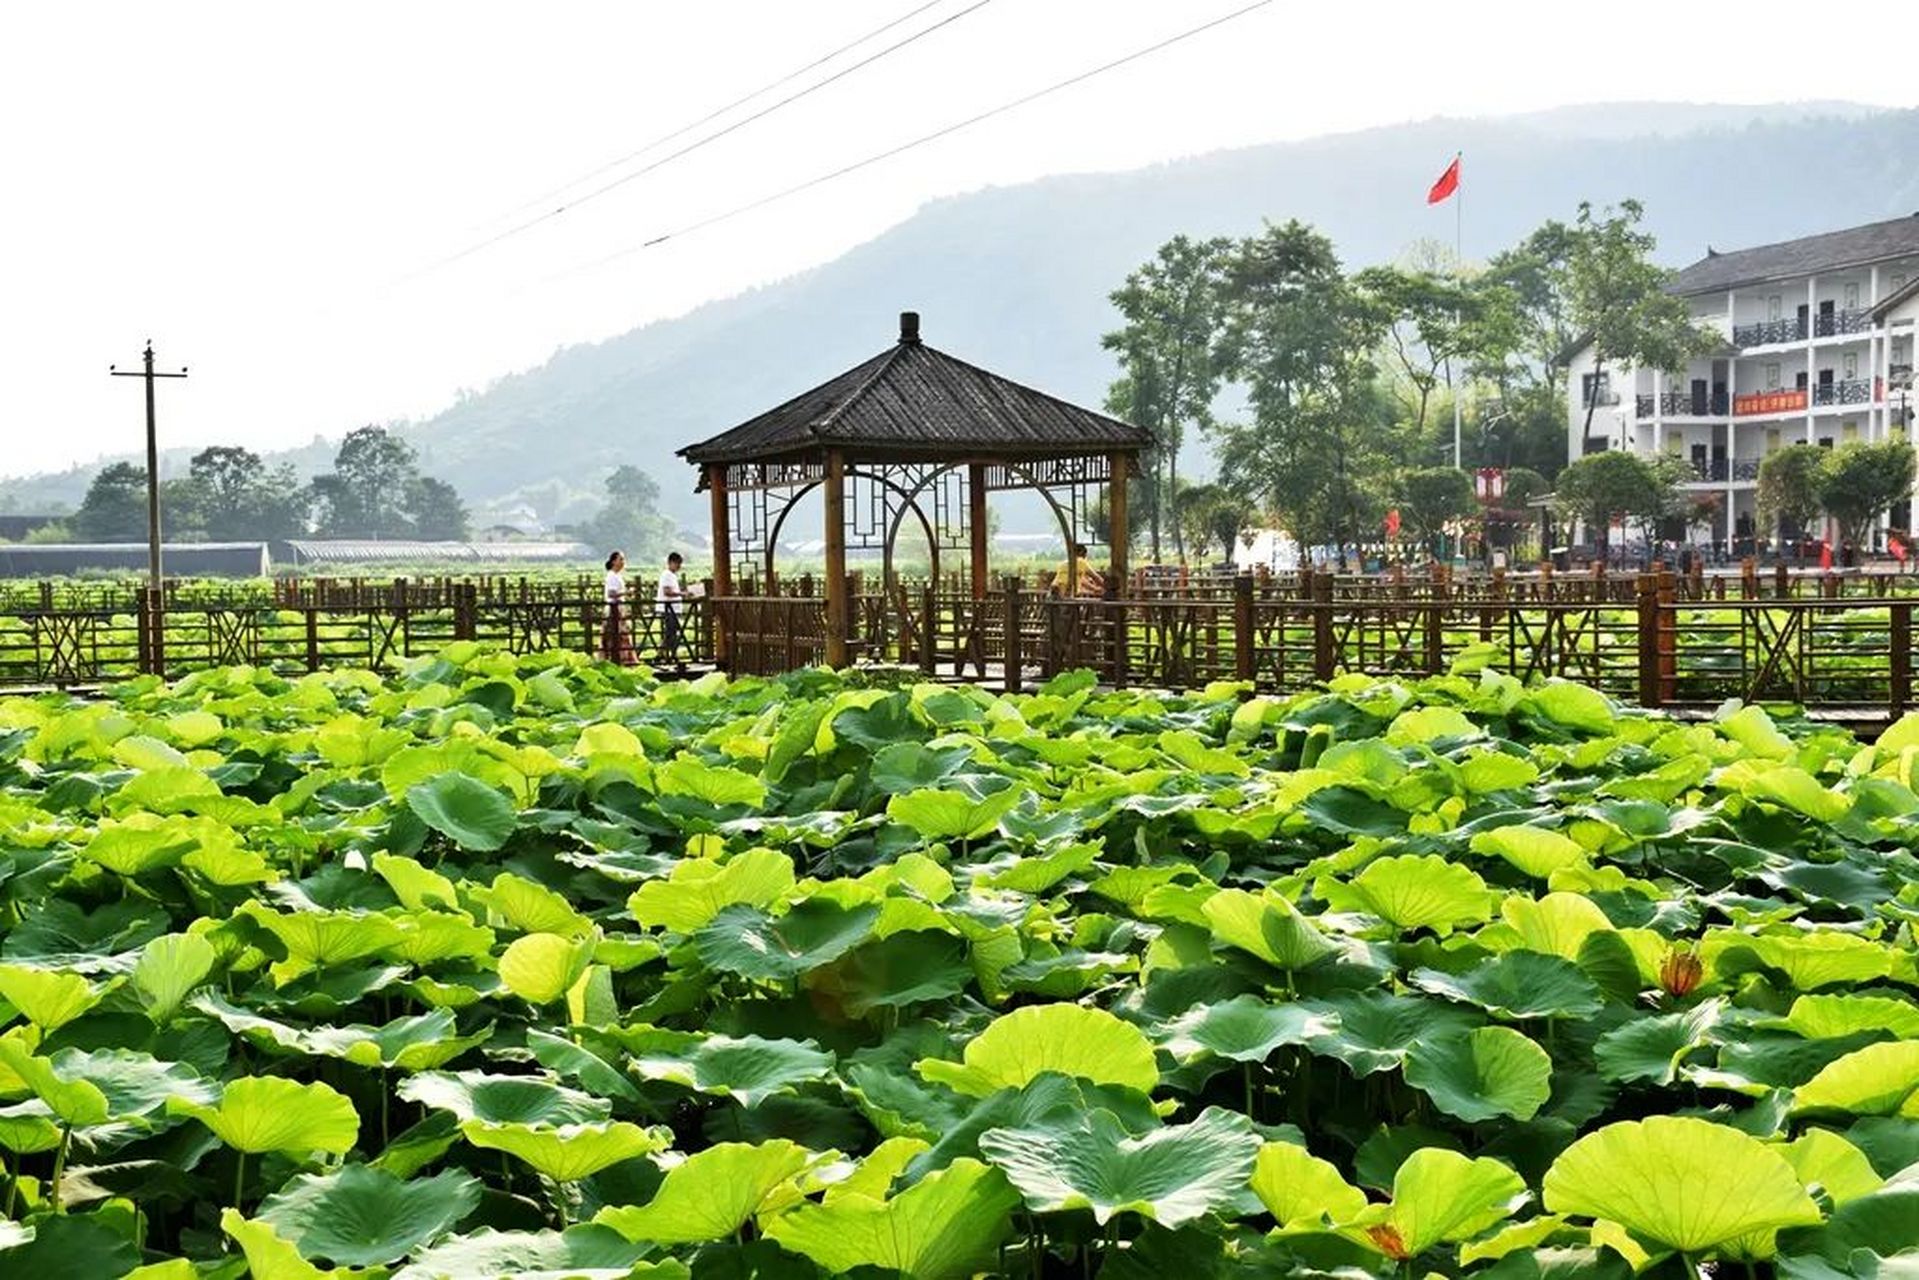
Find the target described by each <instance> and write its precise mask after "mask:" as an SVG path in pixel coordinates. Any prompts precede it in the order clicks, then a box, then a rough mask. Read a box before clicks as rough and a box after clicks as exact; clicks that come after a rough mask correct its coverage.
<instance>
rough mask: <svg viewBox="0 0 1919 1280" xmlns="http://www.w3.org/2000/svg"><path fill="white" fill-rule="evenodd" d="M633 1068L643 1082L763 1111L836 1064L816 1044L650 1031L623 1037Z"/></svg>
mask: <svg viewBox="0 0 1919 1280" xmlns="http://www.w3.org/2000/svg"><path fill="white" fill-rule="evenodd" d="M623 1039H624V1040H625V1041H626V1047H627V1052H628V1053H629V1054H631V1055H632V1061H631V1062H630V1063H629V1064H628V1066H629V1068H630V1069H631V1070H632V1071H633V1072H634V1073H635V1074H637V1075H638V1076H640V1078H641V1079H644V1080H664V1081H667V1082H669V1083H672V1084H677V1085H681V1086H683V1087H685V1088H688V1089H692V1090H694V1091H696V1092H698V1093H711V1094H717V1095H719V1096H721V1097H727V1098H735V1099H738V1101H739V1103H740V1105H741V1106H744V1107H757V1106H759V1105H760V1103H762V1102H764V1101H765V1100H766V1099H767V1098H769V1097H772V1096H773V1095H774V1094H777V1093H785V1092H787V1091H789V1090H791V1089H792V1088H793V1086H795V1085H799V1084H805V1083H806V1082H808V1081H811V1080H820V1079H824V1078H825V1077H826V1076H827V1075H829V1074H831V1072H832V1070H833V1063H834V1058H833V1055H832V1054H830V1053H826V1052H823V1051H822V1050H821V1049H820V1047H819V1046H818V1045H817V1044H815V1043H813V1042H812V1041H811V1040H768V1039H762V1038H761V1037H759V1036H737V1037H735V1036H703V1035H695V1034H688V1033H686V1032H676V1031H659V1030H654V1029H651V1028H649V1029H647V1030H645V1031H641V1032H639V1033H637V1034H635V1033H629V1034H627V1035H626V1036H624V1037H623Z"/></svg>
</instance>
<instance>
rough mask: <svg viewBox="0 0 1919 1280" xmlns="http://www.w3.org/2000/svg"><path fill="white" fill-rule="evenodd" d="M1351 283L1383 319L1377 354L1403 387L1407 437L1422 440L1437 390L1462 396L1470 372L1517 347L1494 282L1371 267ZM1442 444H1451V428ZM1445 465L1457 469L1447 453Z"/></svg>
mask: <svg viewBox="0 0 1919 1280" xmlns="http://www.w3.org/2000/svg"><path fill="white" fill-rule="evenodd" d="M1353 284H1354V286H1355V287H1356V288H1358V289H1359V290H1360V291H1361V292H1362V293H1364V294H1366V295H1367V296H1368V297H1369V299H1370V300H1371V301H1372V302H1373V304H1374V305H1375V306H1377V307H1378V308H1379V310H1380V312H1381V314H1382V315H1383V316H1385V317H1386V319H1387V324H1386V328H1385V340H1384V343H1383V348H1384V350H1385V352H1386V354H1387V357H1388V362H1389V365H1390V367H1391V368H1392V369H1393V371H1394V373H1395V374H1396V375H1397V378H1396V384H1397V386H1398V387H1400V388H1402V389H1403V390H1402V391H1401V393H1400V394H1401V399H1402V401H1403V404H1404V407H1405V409H1406V414H1407V417H1408V419H1409V421H1410V424H1411V427H1412V430H1413V433H1414V435H1415V436H1416V437H1417V438H1418V439H1420V440H1422V441H1424V440H1426V439H1427V438H1428V423H1429V418H1430V413H1431V410H1432V409H1433V408H1434V407H1435V406H1434V398H1435V397H1436V396H1437V395H1439V393H1440V390H1441V388H1442V386H1443V387H1445V389H1446V394H1447V396H1448V397H1454V396H1464V395H1465V394H1466V381H1467V374H1468V373H1469V371H1470V370H1471V369H1473V368H1475V367H1478V366H1482V365H1488V364H1496V363H1497V362H1498V361H1499V360H1500V359H1501V355H1500V353H1501V352H1504V351H1505V350H1507V349H1509V348H1510V347H1511V346H1512V345H1513V343H1515V342H1516V341H1517V325H1516V321H1515V316H1514V306H1515V304H1514V302H1513V300H1512V299H1511V297H1510V295H1509V293H1508V291H1507V290H1506V288H1505V286H1504V285H1503V284H1501V283H1500V282H1498V281H1484V280H1481V279H1474V280H1466V279H1462V278H1460V277H1459V276H1458V275H1457V274H1450V275H1449V274H1441V273H1439V272H1437V271H1427V270H1417V271H1409V270H1405V269H1403V268H1400V267H1371V268H1368V269H1367V270H1365V271H1361V272H1360V273H1358V274H1357V275H1356V276H1354V277H1353ZM1455 374H1457V379H1456V380H1455ZM1446 439H1447V441H1448V442H1450V440H1451V433H1450V427H1449V425H1448V427H1447V433H1446ZM1447 461H1449V462H1452V463H1453V464H1454V465H1456V466H1458V465H1463V460H1461V459H1457V458H1453V457H1451V456H1450V450H1448V457H1447Z"/></svg>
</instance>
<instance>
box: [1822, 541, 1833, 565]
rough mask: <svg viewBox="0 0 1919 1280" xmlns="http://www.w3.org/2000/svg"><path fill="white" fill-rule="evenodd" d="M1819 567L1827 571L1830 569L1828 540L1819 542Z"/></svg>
mask: <svg viewBox="0 0 1919 1280" xmlns="http://www.w3.org/2000/svg"><path fill="white" fill-rule="evenodd" d="M1819 567H1820V568H1821V569H1825V570H1827V571H1828V572H1830V571H1831V569H1832V543H1830V542H1823V541H1822V542H1821V543H1820V544H1819Z"/></svg>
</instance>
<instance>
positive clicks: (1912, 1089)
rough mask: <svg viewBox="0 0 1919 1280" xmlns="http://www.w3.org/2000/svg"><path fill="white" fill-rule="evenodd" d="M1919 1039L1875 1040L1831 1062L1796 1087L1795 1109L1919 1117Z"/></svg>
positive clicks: (1863, 1114) (1794, 1095)
mask: <svg viewBox="0 0 1919 1280" xmlns="http://www.w3.org/2000/svg"><path fill="white" fill-rule="evenodd" d="M1916 1095H1919V1040H1893V1041H1889V1042H1886V1043H1883V1044H1869V1045H1867V1046H1866V1047H1865V1048H1863V1049H1855V1050H1854V1051H1853V1052H1851V1053H1849V1054H1847V1055H1845V1056H1844V1057H1843V1058H1840V1059H1839V1060H1838V1061H1836V1062H1833V1063H1830V1064H1828V1065H1827V1066H1826V1067H1825V1068H1824V1069H1823V1070H1821V1071H1820V1072H1819V1074H1818V1075H1815V1076H1814V1077H1813V1078H1812V1079H1810V1080H1808V1081H1806V1083H1804V1084H1803V1085H1800V1086H1799V1088H1798V1089H1796V1090H1794V1092H1793V1110H1794V1111H1847V1112H1851V1113H1852V1114H1854V1115H1861V1116H1890V1115H1903V1116H1907V1117H1909V1118H1919V1096H1916Z"/></svg>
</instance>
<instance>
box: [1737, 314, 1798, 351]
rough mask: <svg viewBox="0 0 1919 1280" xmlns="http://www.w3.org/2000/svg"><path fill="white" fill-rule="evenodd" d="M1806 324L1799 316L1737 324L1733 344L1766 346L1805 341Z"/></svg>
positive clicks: (1738, 345)
mask: <svg viewBox="0 0 1919 1280" xmlns="http://www.w3.org/2000/svg"><path fill="white" fill-rule="evenodd" d="M1805 340H1806V326H1805V325H1804V324H1802V323H1801V322H1800V320H1799V318H1798V317H1797V316H1794V317H1793V318H1791V319H1789V320H1763V321H1761V322H1759V323H1758V324H1736V325H1734V326H1733V327H1732V345H1733V346H1735V347H1764V346H1769V345H1771V344H1773V343H1776V342H1804V341H1805Z"/></svg>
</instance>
